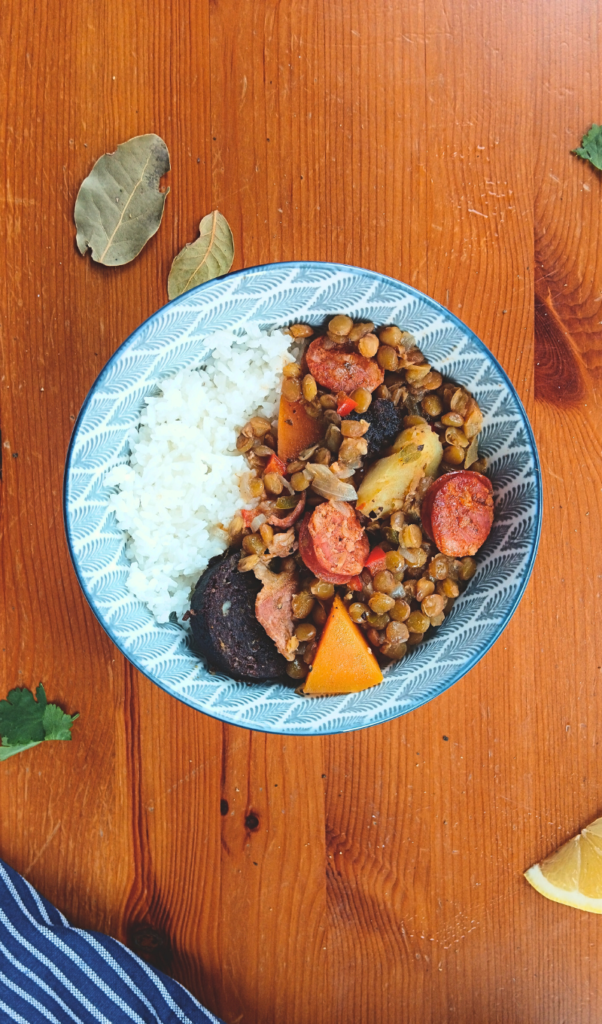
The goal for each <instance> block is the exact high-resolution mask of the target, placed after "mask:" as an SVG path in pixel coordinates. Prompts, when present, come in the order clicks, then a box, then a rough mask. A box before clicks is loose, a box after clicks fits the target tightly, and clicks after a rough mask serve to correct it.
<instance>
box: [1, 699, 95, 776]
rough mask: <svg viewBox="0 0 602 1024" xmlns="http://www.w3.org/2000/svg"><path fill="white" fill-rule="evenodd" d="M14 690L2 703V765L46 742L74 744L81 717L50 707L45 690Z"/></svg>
mask: <svg viewBox="0 0 602 1024" xmlns="http://www.w3.org/2000/svg"><path fill="white" fill-rule="evenodd" d="M36 698H37V700H35V699H34V696H33V693H31V691H30V690H25V689H20V688H17V689H14V690H11V691H10V693H9V694H8V697H7V699H6V700H0V761H6V759H7V758H9V757H12V756H13V754H19V753H21V751H23V750H28V749H29V748H30V747H35V746H37V745H38V743H42V742H43V741H44V740H70V739H71V728H72V726H73V723H74V722H75V720H76V718H79V715H78V714H76V715H68V714H66V713H65V712H64V711H63V710H62V708H59V707H58V705H56V704H48V702H47V700H46V693H45V691H44V687H43V686H42V684H41V683H40V684H39V686H38V687H36Z"/></svg>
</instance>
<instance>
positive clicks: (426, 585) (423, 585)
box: [416, 576, 435, 604]
mask: <svg viewBox="0 0 602 1024" xmlns="http://www.w3.org/2000/svg"><path fill="white" fill-rule="evenodd" d="M434 589H435V584H434V583H433V581H432V580H429V579H427V578H426V577H425V576H423V577H422V579H419V580H418V582H417V584H416V600H417V601H418V604H420V602H421V601H424V599H425V597H428V596H429V594H432V593H433V591H434Z"/></svg>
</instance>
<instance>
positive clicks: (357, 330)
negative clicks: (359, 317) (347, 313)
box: [348, 321, 374, 341]
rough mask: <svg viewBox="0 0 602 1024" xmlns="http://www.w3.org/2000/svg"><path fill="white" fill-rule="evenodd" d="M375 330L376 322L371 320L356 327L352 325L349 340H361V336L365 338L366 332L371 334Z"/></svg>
mask: <svg viewBox="0 0 602 1024" xmlns="http://www.w3.org/2000/svg"><path fill="white" fill-rule="evenodd" d="M373 330H374V324H373V323H372V322H371V321H368V322H366V323H363V324H356V325H355V327H352V328H351V330H350V331H349V334H348V338H349V341H359V340H360V338H363V337H364V336H365V335H366V334H371V332H372V331H373Z"/></svg>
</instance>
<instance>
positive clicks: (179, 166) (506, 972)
mask: <svg viewBox="0 0 602 1024" xmlns="http://www.w3.org/2000/svg"><path fill="white" fill-rule="evenodd" d="M600 14H601V8H600V4H599V3H597V2H596V0H371V2H370V3H363V2H361V0H195V2H193V3H189V2H186V0H166V2H165V3H161V4H159V3H155V4H149V3H148V0H127V2H125V3H124V2H123V0H78V2H76V0H65V2H63V3H60V4H59V3H54V4H33V3H22V2H20V0H4V4H3V50H2V57H1V62H0V76H1V77H0V81H1V89H0V103H1V115H0V122H1V124H0V131H1V152H2V160H1V161H0V181H1V188H0V192H1V202H2V231H1V232H0V236H1V243H0V244H1V246H2V264H3V268H4V275H3V276H4V286H3V287H2V291H1V298H0V303H1V306H0V308H1V317H2V319H1V356H2V366H1V369H0V385H1V390H0V416H1V421H0V425H1V429H2V455H3V478H2V484H1V487H0V501H1V535H0V577H1V588H0V593H1V602H2V604H1V612H2V614H1V616H0V622H1V625H0V632H1V638H0V639H1V644H0V652H1V659H2V660H1V665H2V673H1V687H0V690H1V693H0V695H1V696H4V695H5V694H6V692H7V690H8V689H9V688H10V687H12V686H14V685H23V686H29V687H32V686H34V685H35V684H36V683H38V682H39V681H40V680H42V681H43V682H44V685H45V687H46V690H47V693H48V695H49V699H51V700H57V701H60V702H62V703H63V704H64V705H65V706H66V707H67V709H69V710H70V711H75V710H79V711H80V712H81V718H80V720H79V721H78V722H77V724H76V726H75V727H74V740H73V742H72V743H71V744H67V743H64V744H48V747H44V746H42V747H39V748H35V749H34V750H31V751H28V752H27V753H25V754H22V755H20V756H18V757H15V758H12V759H11V760H9V761H7V762H6V763H4V764H2V765H0V780H1V783H0V856H1V857H2V858H4V859H5V860H6V861H7V862H8V863H9V864H11V865H12V866H13V867H15V868H16V869H18V870H19V871H21V872H23V873H24V874H25V876H26V877H27V878H28V879H29V880H30V881H31V882H32V883H33V884H34V885H36V886H37V887H38V888H39V890H40V891H41V892H42V893H43V894H44V895H46V896H47V897H48V898H49V899H51V900H53V901H54V902H55V903H56V904H57V905H58V906H59V907H60V909H61V910H62V911H64V913H65V914H66V915H67V916H68V917H69V919H70V920H71V921H72V922H73V923H75V924H77V925H82V926H86V927H91V928H94V929H98V930H100V931H104V932H107V933H108V934H110V935H114V936H116V937H118V938H120V939H122V940H123V941H125V942H128V943H129V944H131V945H132V946H133V948H134V949H137V950H138V951H139V952H140V951H142V952H145V953H146V955H147V956H148V958H149V960H150V961H151V962H152V963H154V964H156V965H157V966H160V967H162V968H163V969H164V970H167V971H168V972H170V973H172V974H173V976H174V977H176V978H178V979H179V980H180V981H182V982H183V983H184V984H185V985H186V986H188V987H189V988H190V989H191V990H192V992H193V993H194V994H195V995H196V996H197V997H198V998H199V999H200V1000H202V1001H203V1002H204V1003H205V1004H206V1005H207V1006H208V1007H209V1008H211V1009H212V1010H213V1011H215V1012H216V1013H218V1014H219V1015H221V1016H222V1017H223V1019H224V1021H226V1022H227V1024H237V1022H244V1024H310V1022H311V1024H374V1022H378V1024H401V1022H404V1024H405V1022H408V1024H427V1022H428V1024H447V1022H450V1024H451V1022H456V1021H457V1022H462V1024H483V1022H487V1024H501V1022H507V1024H562V1022H567V1024H590V1022H591V1024H594V1022H596V1024H597V1022H599V1020H600V1010H599V1006H600V999H601V997H602V974H601V967H602V948H601V938H602V934H601V928H602V920H600V919H598V918H597V917H595V916H593V915H587V914H584V913H581V912H579V911H575V910H571V909H569V908H566V907H563V906H559V905H556V904H553V903H550V902H548V901H546V900H544V899H543V898H542V897H540V896H538V895H537V894H536V893H535V892H534V891H533V890H531V889H530V887H529V886H528V885H527V883H526V882H525V881H524V879H523V877H522V872H523V870H524V869H525V868H526V867H528V866H529V865H530V864H531V863H533V862H534V861H536V860H538V859H539V858H540V857H542V856H543V855H545V854H547V853H548V852H550V851H551V850H552V849H554V848H555V847H556V846H557V845H558V844H559V843H561V842H563V841H564V840H565V839H566V838H568V837H569V836H570V835H572V834H574V833H575V832H576V831H577V830H578V829H579V828H580V827H582V826H583V825H585V824H586V823H587V822H588V821H590V820H591V819H592V818H594V817H596V815H597V814H599V813H600V812H601V808H602V758H601V753H602V749H601V746H600V737H601V730H600V723H601V721H602V692H601V690H600V677H601V674H602V636H601V634H602V631H601V630H600V627H599V619H598V622H597V621H596V618H597V615H598V607H599V598H600V591H601V589H602V588H601V585H600V580H601V579H602V550H601V545H600V518H601V513H602V496H601V475H602V474H601V468H600V467H601V463H600V448H601V443H602V414H601V411H600V407H599V404H598V388H599V382H600V366H601V364H602V334H601V324H602V315H601V314H602V308H601V299H602V258H601V257H600V246H599V239H600V230H601V224H600V220H601V217H600V210H601V190H602V180H601V175H600V174H599V172H597V171H595V170H594V169H593V168H592V167H591V166H590V165H589V164H586V163H585V162H583V161H581V160H579V159H577V158H576V157H574V156H572V155H571V152H570V150H571V149H572V148H574V147H575V146H576V145H578V144H579V142H580V139H581V136H582V134H583V133H584V131H585V130H586V129H587V128H588V127H589V126H590V124H591V123H592V122H593V121H596V120H600V118H601V117H602V111H601V105H600V99H601V97H600V59H601V54H600V47H601V43H600V27H601V19H600ZM145 132H156V133H158V134H160V135H161V136H163V138H164V139H165V140H166V142H167V144H168V146H169V150H170V153H171V160H172V170H171V172H170V174H169V176H168V178H167V179H166V180H167V182H168V183H169V185H170V187H171V193H170V195H169V197H168V199H167V204H166V209H165V216H164V221H163V225H162V227H161V229H160V231H159V233H158V234H157V235H156V236H155V237H154V238H153V239H152V240H151V242H150V243H149V244H148V245H147V246H146V248H145V249H144V251H143V252H142V254H141V256H139V257H138V259H137V260H136V261H135V262H133V263H131V264H130V265H128V266H126V267H123V268H120V269H105V268H102V267H100V266H98V265H96V264H93V263H92V262H91V261H90V259H89V258H86V259H84V258H82V257H81V256H80V255H79V254H78V253H77V251H76V248H75V238H74V226H73V218H72V214H73V205H74V201H75V197H76V194H77V190H78V187H79V185H80V183H81V181H82V179H83V178H84V177H85V175H86V174H87V173H88V172H89V170H90V168H91V167H92V165H93V163H94V161H95V160H96V159H97V158H98V157H99V156H100V155H101V154H102V153H103V152H105V151H111V150H114V149H115V147H116V145H117V143H119V142H122V141H124V140H125V139H127V138H129V137H131V136H133V135H136V134H140V133H145ZM215 207H217V208H219V209H220V210H221V211H222V212H223V213H224V214H225V215H226V217H227V218H228V220H229V222H230V224H231V226H232V229H233V232H234V235H235V239H236V245H237V256H236V262H235V268H238V267H244V266H253V265H254V264H258V263H268V262H270V261H277V260H287V259H312V260H335V261H340V262H346V263H353V264H358V265H360V266H363V267H369V268H371V269H373V270H377V271H381V272H383V273H385V274H390V275H392V276H393V277H396V278H399V279H400V280H402V281H406V282H408V283H410V284H412V285H415V286H416V287H417V288H419V289H422V290H423V291H424V292H426V293H427V294H428V295H431V296H433V297H434V298H435V299H437V300H438V301H440V302H442V303H444V304H445V305H446V306H448V307H449V308H450V309H451V310H452V311H453V312H454V313H456V314H457V315H458V316H460V317H461V319H462V320H464V321H465V323H467V324H468V325H469V326H470V327H471V328H472V329H473V330H474V331H476V333H477V334H478V335H479V336H480V337H481V338H483V339H484V341H485V343H486V344H487V345H488V346H489V347H490V349H491V350H492V351H493V352H494V353H495V355H496V356H497V357H498V359H499V360H500V362H501V363H502V365H503V366H504V368H505V369H506V371H507V372H508V374H509V375H510V377H511V379H512V381H513V382H514V384H515V386H516V387H517V389H518V391H519V393H520V395H521V397H522V399H523V401H524V403H525V405H526V408H527V411H528V414H529V416H530V418H531V422H532V424H533V426H534V429H535V433H536V436H537V441H538V445H539V450H540V454H541V459H542V466H543V473H544V489H545V514H544V529H543V537H542V543H541V547H540V553H539V556H538V560H537V563H536V566H535V571H534V574H533V577H532V580H531V583H530V584H529V587H528V589H527V592H526V595H525V597H524V599H523V601H522V603H521V605H520V608H519V609H518V611H517V613H516V615H515V616H514V619H513V620H512V622H511V624H510V626H509V627H508V628H507V630H506V631H505V633H504V634H503V636H502V637H501V638H500V639H499V640H498V642H497V643H496V645H495V646H494V648H493V649H492V650H491V651H490V652H489V654H488V655H487V656H486V657H485V658H484V659H483V660H482V661H481V663H480V664H479V665H478V667H477V668H476V669H474V670H473V671H472V672H471V673H470V674H469V675H468V676H466V678H464V679H463V680H461V681H460V682H459V683H457V684H456V685H455V686H454V687H453V688H452V689H451V690H449V691H448V692H447V693H445V694H443V695H442V696H441V697H439V698H438V699H437V700H434V701H432V702H431V703H430V704H428V705H427V706H426V707H423V708H421V709H420V710H418V711H415V712H413V713H412V714H409V715H407V717H404V718H400V719H398V720H397V721H394V722H390V723H388V724H386V725H380V726H375V727H374V728H371V729H368V730H365V731H360V732H356V733H351V734H348V735H342V736H326V737H323V738H307V739H305V738H295V739H293V738H287V737H279V736H266V735H263V734H260V733H253V732H249V731H245V730H244V729H239V728H235V727H232V726H228V725H222V724H221V723H220V722H218V721H214V720H212V719H211V718H207V717H205V716H204V715H202V714H199V713H198V712H195V711H193V710H191V709H190V708H188V707H185V706H184V705H182V704H180V703H178V702H177V701H176V700H174V699H172V698H170V697H168V696H167V695H166V694H165V693H163V692H162V691H161V690H160V689H159V688H158V687H156V686H154V685H153V684H152V683H150V682H149V681H148V680H147V679H145V678H144V677H143V676H141V675H140V674H138V673H137V672H136V671H134V670H133V669H132V667H131V666H130V665H129V664H128V663H127V661H126V660H125V659H124V658H123V657H122V656H121V654H120V653H119V652H118V651H117V650H116V648H115V647H114V646H113V645H112V644H111V642H110V640H109V639H108V637H107V636H106V635H105V634H104V633H103V631H102V629H101V628H100V626H99V625H98V623H97V622H96V620H95V618H94V616H93V615H92V612H91V611H90V609H89V608H88V606H87V604H86V602H85V600H84V597H83V595H82V593H81V591H80V588H79V586H78V583H77V580H76V577H75V574H74V572H73V569H72V567H71V563H70V560H69V556H68V552H67V545H66V542H65V536H64V530H63V521H62V512H61V485H62V475H63V466H64V459H65V453H66V449H67V444H68V441H69V436H70V432H71V429H72V426H73V423H74V420H75V417H76V415H77V412H78V410H79V408H80V406H81V404H82V402H83V400H84V398H85V395H86V393H87V391H88V389H89V388H90V386H91V384H92V382H93V381H94V379H95V377H96V375H97V374H98V372H99V371H100V370H101V368H102V367H103V365H104V363H105V362H106V360H107V359H108V358H109V356H110V355H111V354H112V353H113V352H114V351H115V349H116V348H117V346H118V345H119V344H120V343H121V342H122V341H123V340H124V338H126V337H127V335H128V334H129V333H130V332H131V331H132V330H133V329H134V328H135V327H136V326H137V325H138V324H140V323H141V322H142V321H143V320H144V319H145V318H146V317H148V316H149V315H150V314H151V313H152V312H153V311H154V310H156V309H157V308H158V307H160V306H161V305H163V304H164V302H165V301H166V300H167V293H166V279H167V274H168V270H169V267H170V264H171V260H172V259H173V256H174V255H175V254H176V252H177V251H178V250H179V249H180V247H181V246H182V245H183V244H184V243H185V242H186V241H190V240H191V239H192V238H193V237H195V235H196V229H197V226H198V222H199V220H200V218H201V216H202V215H204V214H205V213H207V212H209V211H210V210H212V209H213V208H215ZM221 801H227V805H228V808H229V810H228V813H227V814H225V815H223V814H221V813H220V806H221V807H222V808H225V804H221ZM251 813H252V814H254V815H255V816H256V818H257V819H258V821H259V824H258V827H257V828H255V829H251V828H250V827H249V822H248V821H247V818H248V817H249V815H250V814H251ZM250 824H253V822H252V821H251V823H250Z"/></svg>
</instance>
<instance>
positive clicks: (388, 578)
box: [372, 569, 397, 594]
mask: <svg viewBox="0 0 602 1024" xmlns="http://www.w3.org/2000/svg"><path fill="white" fill-rule="evenodd" d="M372 583H373V586H374V589H375V590H377V591H379V593H381V594H390V593H391V591H392V590H395V587H396V584H397V581H396V579H395V577H394V575H393V573H392V572H389V570H388V569H381V570H380V571H379V572H377V573H375V574H374V579H373V581H372Z"/></svg>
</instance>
